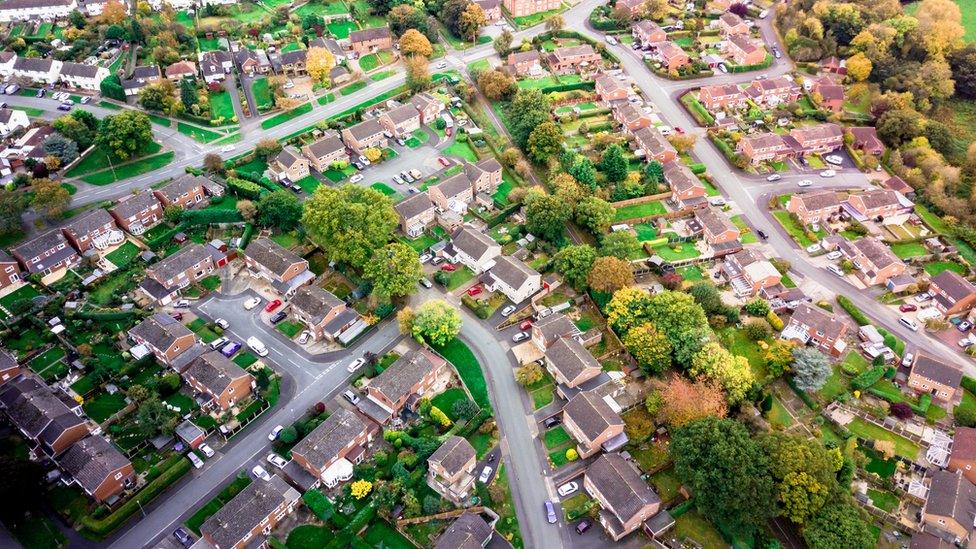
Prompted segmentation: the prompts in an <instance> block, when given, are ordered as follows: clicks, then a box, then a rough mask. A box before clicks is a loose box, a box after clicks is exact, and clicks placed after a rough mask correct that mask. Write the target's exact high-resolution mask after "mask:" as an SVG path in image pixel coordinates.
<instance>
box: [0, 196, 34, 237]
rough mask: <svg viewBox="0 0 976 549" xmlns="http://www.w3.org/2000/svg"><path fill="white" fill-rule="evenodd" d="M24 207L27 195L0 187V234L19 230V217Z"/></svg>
mask: <svg viewBox="0 0 976 549" xmlns="http://www.w3.org/2000/svg"><path fill="white" fill-rule="evenodd" d="M26 209H27V195H25V194H24V193H22V192H20V191H8V190H7V189H5V188H3V187H0V234H8V233H12V232H15V231H18V230H20V226H21V219H20V218H21V216H22V215H23V214H24V210H26Z"/></svg>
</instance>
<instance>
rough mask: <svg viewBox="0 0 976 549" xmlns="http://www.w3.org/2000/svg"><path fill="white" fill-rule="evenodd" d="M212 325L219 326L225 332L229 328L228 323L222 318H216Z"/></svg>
mask: <svg viewBox="0 0 976 549" xmlns="http://www.w3.org/2000/svg"><path fill="white" fill-rule="evenodd" d="M214 324H216V325H217V326H219V327H220V329H221V330H226V329H227V328H230V323H229V322H227V321H226V320H224V319H222V318H218V319H217V320H215V321H214Z"/></svg>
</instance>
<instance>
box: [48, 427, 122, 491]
mask: <svg viewBox="0 0 976 549" xmlns="http://www.w3.org/2000/svg"><path fill="white" fill-rule="evenodd" d="M58 465H60V466H61V468H62V469H64V471H65V472H67V473H68V474H70V475H71V476H72V477H74V478H75V480H77V481H78V482H79V483H80V484H81V486H82V487H84V489H85V490H87V491H88V492H89V493H93V492H94V491H95V490H97V489H98V487H99V485H101V484H102V482H104V481H105V480H106V479H108V478H109V476H110V475H112V474H113V473H115V472H116V471H118V470H119V469H121V468H123V467H125V466H127V465H131V462H130V461H129V459H128V458H127V457H125V456H124V455H122V452H120V451H119V450H118V449H117V448H116V447H115V446H112V444H111V443H109V441H107V440H105V439H104V438H103V437H101V436H89V437H85V438H83V439H81V440H79V441H78V442H76V443H74V444H72V445H71V448H68V451H66V452H65V453H64V454H63V455H62V456H61V458H60V459H58Z"/></svg>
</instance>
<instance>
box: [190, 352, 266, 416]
mask: <svg viewBox="0 0 976 549" xmlns="http://www.w3.org/2000/svg"><path fill="white" fill-rule="evenodd" d="M183 379H185V380H186V383H187V385H189V386H190V387H193V390H194V391H196V392H197V393H200V394H201V395H202V399H203V400H206V401H207V403H206V404H205V405H204V406H205V407H207V408H212V409H214V410H219V411H221V412H224V411H227V410H229V409H231V408H233V407H234V406H236V405H237V404H238V403H239V402H241V401H242V400H244V399H246V398H247V397H249V396H250V395H251V388H252V386H253V385H254V377H253V376H251V374H249V373H247V372H245V371H244V369H243V368H241V367H240V366H238V365H237V364H235V363H234V362H233V361H231V359H229V358H227V357H226V356H224V355H223V354H221V353H220V352H219V351H210V352H208V353H204V354H202V355H200V356H199V357H197V358H196V360H194V361H193V362H191V363H190V367H189V368H187V369H186V371H184V372H183ZM198 400H200V399H199V398H198Z"/></svg>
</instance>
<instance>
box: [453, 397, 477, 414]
mask: <svg viewBox="0 0 976 549" xmlns="http://www.w3.org/2000/svg"><path fill="white" fill-rule="evenodd" d="M477 413H478V405H477V404H475V403H474V401H473V400H471V399H469V398H463V399H461V400H458V401H455V402H454V404H452V405H451V414H453V415H454V417H456V418H459V419H471V418H472V417H474V415H475V414H477Z"/></svg>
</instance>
